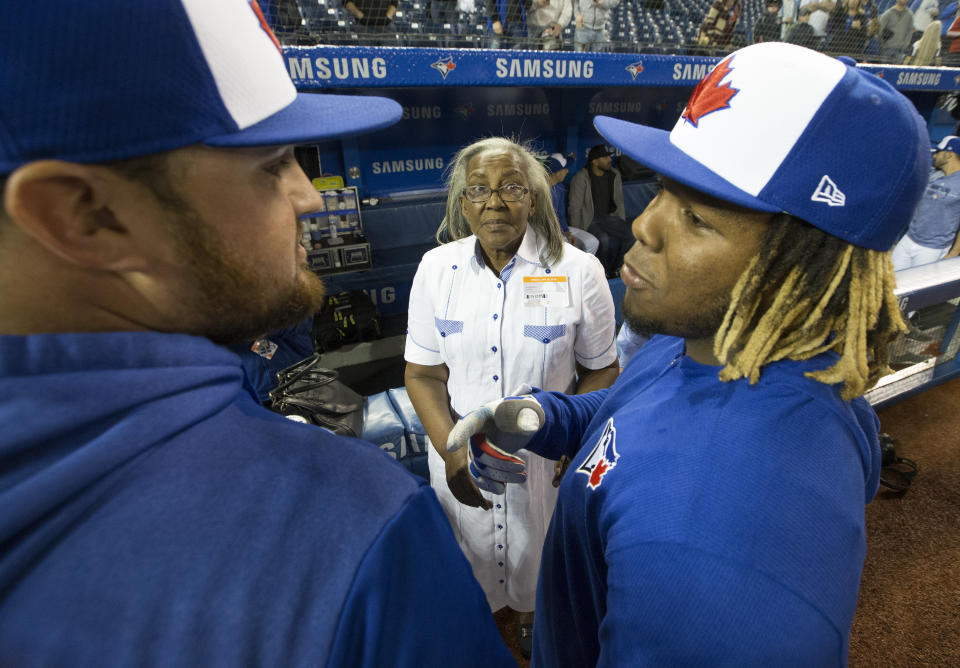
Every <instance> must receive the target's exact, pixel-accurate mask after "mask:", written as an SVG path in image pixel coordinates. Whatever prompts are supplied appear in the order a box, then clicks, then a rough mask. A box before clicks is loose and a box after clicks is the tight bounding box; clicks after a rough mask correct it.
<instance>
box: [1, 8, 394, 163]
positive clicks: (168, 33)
mask: <svg viewBox="0 0 960 668" xmlns="http://www.w3.org/2000/svg"><path fill="white" fill-rule="evenodd" d="M3 24H4V26H6V28H5V29H4V37H3V39H2V40H0V90H2V91H3V99H2V101H0V174H6V173H9V172H11V171H13V170H14V169H16V168H17V167H18V166H20V165H22V164H25V163H27V162H31V161H33V160H42V159H61V160H69V161H73V162H85V163H91V162H108V161H112V160H119V159H123V158H130V157H135V156H139V155H146V154H150V153H158V152H161V151H168V150H171V149H175V148H179V147H182V146H186V145H189V144H196V143H203V144H207V145H210V146H221V147H242V146H273V145H284V144H302V143H313V142H320V141H324V140H329V139H335V138H339V137H344V136H348V135H352V134H357V133H360V132H367V131H372V130H377V129H380V128H383V127H386V126H388V125H391V124H392V123H394V122H396V121H398V120H399V119H400V116H401V114H402V108H401V107H400V105H399V104H397V103H396V102H394V101H393V100H388V99H386V98H382V97H374V96H347V95H330V94H309V93H297V91H296V89H295V88H294V86H293V83H292V82H291V81H290V76H289V74H288V72H287V69H286V65H285V61H284V58H283V55H282V51H281V48H280V44H279V42H278V41H277V39H276V37H275V36H274V35H273V33H272V32H271V31H270V28H269V27H268V26H267V23H266V21H265V19H264V17H263V14H262V13H261V12H260V8H259V6H258V5H257V2H256V0H249V1H248V0H149V1H144V2H130V1H129V0H94V1H93V2H75V1H74V0H48V1H46V2H44V3H43V11H42V12H39V13H38V11H37V7H36V5H34V4H33V3H29V2H15V3H9V4H8V6H5V7H4V9H3Z"/></svg>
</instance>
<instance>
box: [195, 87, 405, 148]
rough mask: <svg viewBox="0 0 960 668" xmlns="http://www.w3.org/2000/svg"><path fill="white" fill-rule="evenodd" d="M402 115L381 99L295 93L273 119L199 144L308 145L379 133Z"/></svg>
mask: <svg viewBox="0 0 960 668" xmlns="http://www.w3.org/2000/svg"><path fill="white" fill-rule="evenodd" d="M402 115H403V107H401V106H400V105H399V104H398V103H397V102H395V101H393V100H391V99H388V98H385V97H376V96H366V95H330V94H320V93H297V97H296V99H295V100H294V101H293V102H292V103H291V104H290V105H288V106H286V107H284V108H283V109H281V110H280V111H278V112H277V113H275V114H274V115H273V116H270V117H269V118H266V119H264V120H262V121H260V122H259V123H257V124H255V125H251V126H250V127H248V128H246V129H245V130H239V131H237V132H232V133H230V134H224V135H217V136H215V137H208V138H207V139H205V140H204V141H203V143H204V144H207V145H208V146H220V147H241V146H281V145H284V144H311V143H315V142H320V141H326V140H330V139H339V138H342V137H349V136H351V135H356V134H360V133H363V132H373V131H375V130H380V129H382V128H385V127H389V126H391V125H393V124H394V123H396V122H397V121H399V120H400V117H401V116H402Z"/></svg>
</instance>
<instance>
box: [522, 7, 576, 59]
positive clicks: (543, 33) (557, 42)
mask: <svg viewBox="0 0 960 668" xmlns="http://www.w3.org/2000/svg"><path fill="white" fill-rule="evenodd" d="M572 16H573V0H532V2H531V3H530V4H529V5H528V7H527V30H528V33H529V35H530V38H531V43H532V44H533V46H534V48H540V49H543V50H545V51H554V50H556V49H559V48H561V46H562V37H561V36H562V34H563V29H564V28H566V27H567V25H568V24H569V23H570V18H571V17H572Z"/></svg>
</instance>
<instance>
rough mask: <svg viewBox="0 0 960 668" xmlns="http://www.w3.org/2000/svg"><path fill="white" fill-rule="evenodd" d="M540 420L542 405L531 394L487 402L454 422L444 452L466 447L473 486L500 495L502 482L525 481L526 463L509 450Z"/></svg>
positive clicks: (535, 428)
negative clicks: (474, 483)
mask: <svg viewBox="0 0 960 668" xmlns="http://www.w3.org/2000/svg"><path fill="white" fill-rule="evenodd" d="M543 422H544V414H543V408H542V407H541V406H540V403H539V402H538V401H537V400H536V399H534V398H533V397H531V396H520V397H507V398H505V399H498V400H496V401H491V402H490V403H487V404H484V405H483V406H481V407H480V408H478V409H477V410H475V411H471V412H470V413H468V414H467V415H465V416H464V417H463V418H461V419H460V421H459V422H457V424H455V425H454V427H453V430H452V431H451V432H450V436H449V437H448V438H447V452H448V453H456V452H458V451H459V450H460V449H461V448H464V447H466V450H467V456H468V470H469V472H470V476H471V477H472V478H473V480H474V481H475V482H476V484H477V486H478V487H479V488H480V489H484V490H487V491H488V492H491V493H493V494H503V493H504V491H506V487H505V483H522V482H526V479H527V471H526V465H525V464H524V462H523V460H522V459H520V458H519V457H516V456H514V454H513V453H515V452H516V451H517V450H520V449H521V448H523V447H524V446H526V444H527V443H528V442H529V441H530V438H531V437H532V436H533V434H535V433H536V432H537V431H538V430H539V429H540V427H541V426H542V425H543ZM467 446H468V447H467Z"/></svg>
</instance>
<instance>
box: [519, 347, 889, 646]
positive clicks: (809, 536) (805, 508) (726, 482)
mask: <svg viewBox="0 0 960 668" xmlns="http://www.w3.org/2000/svg"><path fill="white" fill-rule="evenodd" d="M831 361H832V358H823V359H818V360H815V361H813V362H811V363H802V364H800V363H794V362H788V363H781V364H775V365H771V366H770V367H768V368H767V369H766V370H765V372H764V374H763V376H762V377H761V380H760V382H759V383H757V384H756V385H750V384H749V383H748V382H746V381H735V382H731V383H721V382H720V381H719V380H718V378H717V372H718V368H717V367H707V366H703V365H699V364H696V363H695V362H693V361H692V360H690V358H687V357H685V356H684V355H683V343H682V341H679V340H676V339H669V338H665V337H657V338H654V339H653V340H651V341H650V342H649V343H648V344H647V345H646V346H644V348H643V349H641V351H640V352H639V353H638V354H637V356H636V357H635V358H634V359H633V361H631V363H630V364H629V365H628V367H627V369H626V370H625V371H624V373H623V374H622V375H621V377H620V379H618V381H617V383H616V384H615V385H614V386H613V387H612V388H610V390H609V391H608V392H607V394H606V396H605V398H604V401H603V403H602V404H601V405H600V408H599V410H598V411H597V413H596V414H595V415H594V416H593V419H592V420H591V422H590V423H589V425H588V427H587V428H586V430H585V432H584V438H583V441H582V442H583V447H582V448H581V450H580V452H579V453H578V454H577V456H576V457H575V458H574V460H573V462H572V464H571V466H570V469H569V471H568V473H567V475H566V477H565V478H564V481H563V484H562V485H561V491H560V500H559V502H558V505H557V511H556V513H555V516H554V521H553V524H552V525H551V529H550V534H549V535H548V537H547V541H546V545H545V548H544V557H543V564H542V570H541V590H540V593H539V594H538V596H539V597H540V598H539V599H538V603H537V611H538V616H537V629H536V631H535V635H534V637H535V638H536V639H537V640H536V642H537V656H538V660H539V661H541V662H543V663H544V664H547V665H586V664H590V665H593V664H595V663H597V664H599V665H619V664H620V663H622V662H623V661H631V660H633V661H636V660H638V657H642V659H643V660H641V663H642V662H643V661H647V662H649V663H651V664H657V663H658V662H659V663H684V662H685V661H687V662H699V663H704V662H706V663H711V662H713V663H722V662H725V661H726V662H730V661H737V662H741V663H743V662H747V663H749V662H751V661H758V662H761V663H762V662H768V663H769V662H773V663H776V664H777V665H780V664H784V665H791V664H792V663H795V662H796V661H806V662H808V665H809V662H811V661H812V662H813V663H815V664H816V665H837V664H840V663H842V662H843V661H844V660H845V656H846V644H847V637H848V634H849V628H850V623H851V622H852V616H853V611H854V608H855V605H856V596H857V587H858V584H859V576H860V569H861V568H862V563H863V557H864V554H865V538H864V519H863V507H864V504H865V501H866V500H867V499H869V497H871V496H872V494H873V492H875V490H876V472H877V470H878V468H879V467H878V463H879V451H878V449H877V446H876V428H877V424H876V417H875V414H873V412H872V410H871V409H870V408H869V406H867V405H866V404H865V402H863V401H862V400H858V401H856V402H844V401H842V400H841V399H840V398H839V394H838V392H837V390H836V388H833V387H829V386H826V385H823V384H822V383H818V382H816V381H813V380H811V379H809V378H806V377H805V376H804V373H805V372H806V371H809V370H811V369H815V368H821V367H822V366H824V365H826V364H829V363H830V362H831ZM825 583H829V584H828V585H827V584H825ZM557 591H563V592H567V593H569V595H567V594H566V593H565V594H564V596H557V595H555V594H554V592H557ZM564 597H565V598H564ZM545 611H546V614H545ZM541 620H543V626H541V624H540V622H541ZM718 620H719V621H718ZM541 630H542V631H544V633H543V635H541V636H539V637H538V636H537V632H539V631H541ZM551 636H552V637H551ZM570 637H575V638H578V639H580V642H570V641H569V638H570ZM561 638H567V642H566V643H561V642H560V639H561ZM541 640H542V641H543V642H541ZM791 657H793V658H792V659H791Z"/></svg>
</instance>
